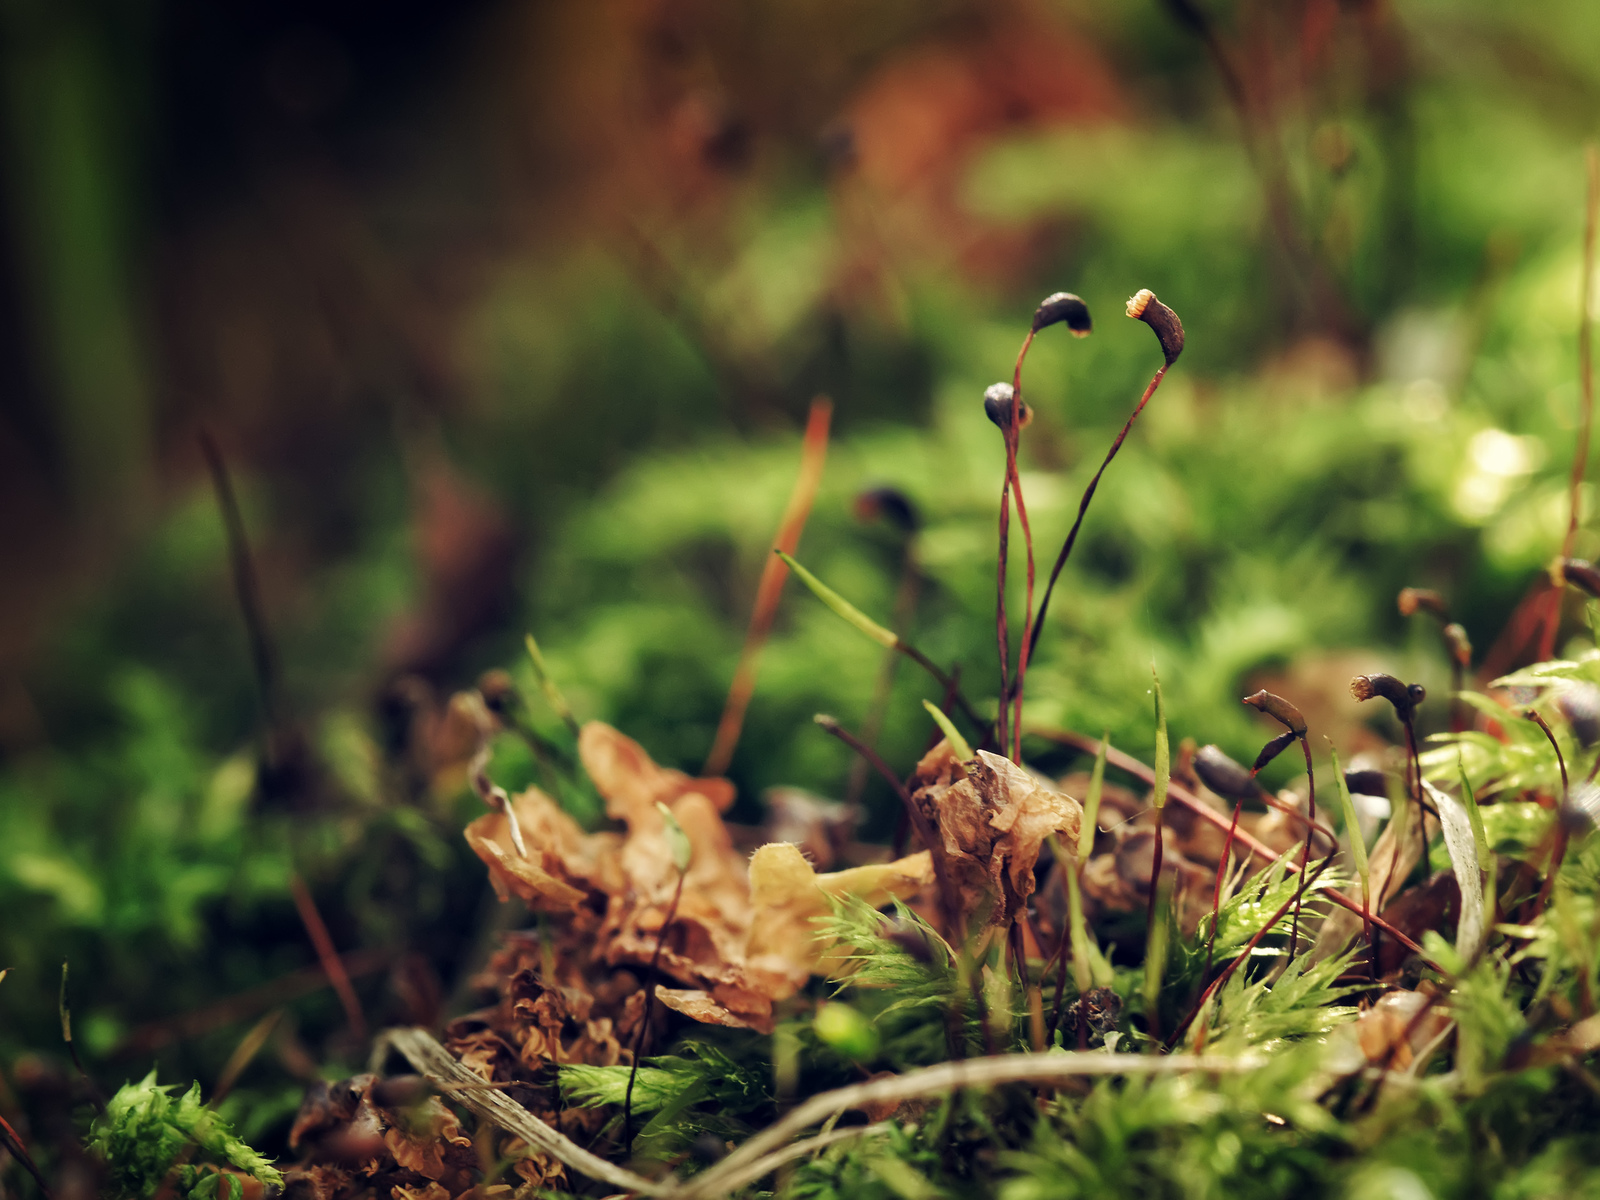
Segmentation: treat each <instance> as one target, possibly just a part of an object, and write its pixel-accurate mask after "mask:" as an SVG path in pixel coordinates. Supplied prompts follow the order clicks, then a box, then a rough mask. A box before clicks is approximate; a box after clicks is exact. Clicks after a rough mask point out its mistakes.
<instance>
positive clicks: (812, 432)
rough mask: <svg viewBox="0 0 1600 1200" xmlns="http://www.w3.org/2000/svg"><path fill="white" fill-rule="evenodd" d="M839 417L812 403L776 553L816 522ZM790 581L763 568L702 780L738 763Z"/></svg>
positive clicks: (781, 566) (822, 402)
mask: <svg viewBox="0 0 1600 1200" xmlns="http://www.w3.org/2000/svg"><path fill="white" fill-rule="evenodd" d="M832 417H833V402H832V401H830V400H829V399H828V398H827V397H826V396H819V397H817V398H816V399H815V400H813V401H812V402H811V415H810V416H809V417H808V418H807V420H806V432H805V438H804V440H803V441H802V442H801V448H800V473H799V476H798V477H797V478H796V479H795V483H794V490H793V491H792V492H791V493H790V494H789V503H788V506H787V507H786V508H785V509H784V512H783V517H782V519H781V520H780V521H779V523H778V532H777V535H776V536H775V537H774V538H773V540H772V544H773V546H774V547H775V548H776V549H780V550H784V551H786V552H787V553H789V554H793V553H794V552H795V550H796V549H797V548H798V547H799V545H800V535H801V533H803V532H804V531H805V527H806V520H807V518H809V517H810V516H811V505H812V502H813V501H814V500H815V499H816V497H817V487H818V485H819V484H820V483H821V482H822V467H823V463H824V462H825V461H826V460H827V455H828V425H829V422H830V421H831V419H832ZM788 578H789V568H788V566H787V565H786V564H785V563H784V561H783V560H782V559H781V558H778V557H777V556H776V555H773V556H771V557H770V558H768V559H767V560H766V562H765V564H764V565H763V567H762V568H761V582H760V584H759V585H758V586H757V588H756V602H755V606H754V608H753V609H752V611H751V613H750V627H749V629H748V631H747V632H746V633H745V639H744V648H743V649H742V650H741V651H740V652H739V665H738V667H737V668H736V669H735V671H734V673H733V682H732V683H731V684H730V685H729V686H728V698H727V701H726V702H725V703H724V704H723V708H722V719H721V720H720V721H718V722H717V734H716V737H715V739H714V740H713V741H712V745H711V752H710V753H709V754H708V755H706V761H705V765H704V766H702V767H701V768H700V774H702V775H707V776H712V775H721V774H723V773H724V772H726V771H727V769H728V765H729V764H730V763H731V762H732V761H733V751H734V747H735V746H737V745H738V744H739V733H740V731H741V730H742V729H743V728H744V714H745V711H746V710H747V709H748V708H749V707H750V698H751V697H752V696H754V695H755V690H756V668H757V666H758V665H759V664H760V661H761V650H762V647H764V646H765V645H766V644H767V635H768V634H769V633H771V632H772V622H773V620H774V619H776V617H777V615H778V601H779V600H780V599H781V598H782V596H783V585H784V582H785V581H786V580H787V579H788Z"/></svg>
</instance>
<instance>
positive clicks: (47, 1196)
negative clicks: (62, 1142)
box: [0, 1117, 52, 1200]
mask: <svg viewBox="0 0 1600 1200" xmlns="http://www.w3.org/2000/svg"><path fill="white" fill-rule="evenodd" d="M0 1141H3V1142H4V1143H5V1147H6V1149H7V1150H8V1151H9V1152H10V1154H11V1157H12V1158H14V1159H16V1160H17V1161H18V1162H19V1163H21V1164H22V1166H23V1169H24V1170H26V1171H27V1172H28V1174H29V1175H32V1176H33V1181H34V1183H36V1184H38V1185H39V1191H40V1192H41V1193H43V1195H44V1200H52V1197H51V1192H50V1185H49V1184H48V1183H46V1182H45V1181H44V1175H43V1174H42V1173H41V1172H40V1170H39V1164H38V1163H36V1162H34V1161H33V1155H31V1154H29V1153H28V1147H27V1146H26V1145H25V1144H24V1143H23V1141H22V1138H21V1136H20V1135H19V1134H18V1133H17V1131H16V1130H15V1129H13V1128H11V1123H10V1122H9V1121H7V1120H6V1119H5V1118H4V1117H0Z"/></svg>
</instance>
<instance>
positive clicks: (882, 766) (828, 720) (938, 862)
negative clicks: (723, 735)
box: [812, 713, 961, 945]
mask: <svg viewBox="0 0 1600 1200" xmlns="http://www.w3.org/2000/svg"><path fill="white" fill-rule="evenodd" d="M812 719H813V720H814V721H816V723H817V724H818V725H820V726H821V727H822V728H823V730H825V731H826V732H828V733H830V734H832V735H833V736H834V737H836V738H838V739H839V740H840V741H841V742H843V743H844V744H845V745H846V746H849V747H850V749H852V750H854V751H855V752H856V753H857V754H859V755H861V757H862V758H864V759H866V760H867V762H868V763H870V764H871V765H872V769H873V770H875V771H877V772H878V774H879V775H881V776H882V777H883V780H884V782H886V783H887V784H888V785H889V786H890V787H891V788H893V789H894V792H895V795H897V796H899V797H900V803H901V804H902V805H903V806H904V807H905V812H906V816H907V817H909V818H910V819H911V827H912V828H913V829H915V830H916V831H917V836H918V837H919V838H921V839H922V844H923V845H924V846H926V847H927V848H928V853H929V854H930V855H931V856H932V858H933V871H934V875H935V877H936V878H937V879H938V882H939V895H940V899H941V900H942V902H943V906H944V909H945V919H946V920H947V921H948V922H949V930H948V931H947V932H948V935H949V936H950V938H951V944H952V945H953V944H955V942H956V941H958V940H960V937H961V935H960V933H959V932H958V930H957V925H958V923H959V920H960V913H961V908H960V905H959V903H958V902H957V900H956V894H955V890H954V887H953V885H952V883H951V879H950V871H949V864H948V863H947V861H946V859H945V855H944V841H943V839H942V838H941V837H940V836H939V832H938V830H937V829H935V828H934V827H933V826H932V825H930V824H929V823H928V818H927V817H926V816H925V815H924V814H923V812H922V809H921V808H920V807H919V806H918V804H917V802H916V800H915V799H914V798H913V797H912V795H911V793H910V792H909V791H907V790H906V785H905V784H904V783H902V782H900V777H899V776H898V775H896V774H895V773H894V771H893V769H892V768H891V767H890V766H889V764H888V763H886V762H884V761H883V758H882V757H881V756H880V755H879V754H878V752H877V751H876V750H874V749H873V748H872V747H871V746H868V745H867V744H866V743H864V742H863V741H862V740H861V739H860V738H858V737H856V736H855V734H853V733H851V732H850V731H849V730H848V729H846V728H844V726H842V725H840V724H839V722H838V721H837V720H836V719H834V718H833V717H830V716H828V714H827V713H818V714H817V715H816V716H815V717H813V718H812Z"/></svg>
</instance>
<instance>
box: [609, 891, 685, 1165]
mask: <svg viewBox="0 0 1600 1200" xmlns="http://www.w3.org/2000/svg"><path fill="white" fill-rule="evenodd" d="M687 874H688V872H686V871H679V872H678V886H677V887H676V888H675V889H674V890H673V893H672V903H671V904H670V905H669V906H668V907H667V919H666V920H665V921H663V922H662V923H661V928H660V930H659V931H657V933H656V949H655V953H654V954H652V955H651V956H650V979H649V981H648V982H647V983H646V984H645V992H644V1018H643V1019H642V1020H641V1021H640V1022H639V1028H638V1029H637V1030H636V1031H635V1032H634V1035H633V1069H632V1070H630V1071H629V1072H628V1090H627V1091H626V1092H624V1093H623V1095H622V1144H623V1146H625V1147H626V1148H627V1149H628V1150H629V1151H630V1152H631V1151H632V1150H633V1081H634V1080H635V1079H637V1078H638V1077H639V1051H640V1050H641V1049H643V1047H644V1037H645V1033H646V1031H647V1030H648V1029H649V1028H650V1018H651V1017H652V1016H653V1015H654V1014H655V1006H656V968H657V967H658V966H659V965H660V963H661V951H662V949H663V948H664V947H665V946H666V944H667V931H668V930H669V929H671V928H672V922H673V921H674V920H676V919H677V916H678V901H679V900H681V899H683V881H684V878H685V877H686V876H687Z"/></svg>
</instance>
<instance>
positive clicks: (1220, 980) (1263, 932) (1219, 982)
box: [1168, 854, 1335, 1046]
mask: <svg viewBox="0 0 1600 1200" xmlns="http://www.w3.org/2000/svg"><path fill="white" fill-rule="evenodd" d="M1334 858H1335V855H1332V854H1330V855H1328V857H1327V858H1325V859H1323V860H1322V865H1321V866H1319V867H1318V868H1317V870H1316V873H1315V874H1313V875H1312V876H1311V878H1310V879H1309V880H1306V881H1302V882H1301V883H1300V885H1299V886H1298V887H1296V888H1295V890H1294V895H1292V896H1290V897H1289V898H1288V899H1287V900H1285V901H1284V902H1283V905H1282V906H1281V907H1280V908H1279V909H1278V911H1277V912H1275V913H1273V914H1272V916H1271V917H1270V918H1268V920H1267V923H1266V924H1265V925H1263V926H1262V927H1261V928H1260V929H1258V930H1257V931H1256V934H1255V936H1254V937H1252V938H1251V939H1250V940H1249V941H1248V942H1246V943H1245V944H1244V949H1242V950H1240V951H1239V953H1238V954H1237V955H1235V956H1234V957H1233V958H1232V959H1231V960H1229V962H1228V965H1227V966H1226V967H1224V968H1223V969H1222V974H1220V975H1218V976H1217V977H1216V979H1214V980H1212V982H1211V986H1209V987H1208V988H1206V990H1205V991H1204V992H1202V993H1201V995H1200V999H1199V1000H1198V1001H1197V1002H1196V1004H1195V1006H1194V1008H1193V1009H1191V1010H1190V1012H1189V1015H1188V1016H1187V1017H1185V1018H1184V1019H1183V1023H1182V1024H1181V1025H1179V1026H1178V1029H1177V1032H1175V1033H1174V1034H1173V1035H1172V1041H1171V1042H1169V1043H1168V1045H1172V1046H1176V1045H1177V1044H1178V1043H1179V1042H1180V1041H1182V1040H1183V1035H1184V1034H1185V1033H1186V1032H1188V1029H1189V1026H1190V1025H1191V1024H1193V1022H1194V1019H1195V1018H1196V1017H1197V1016H1199V1015H1200V1014H1201V1013H1202V1012H1204V1011H1205V1008H1206V1006H1207V1005H1208V1004H1210V1003H1211V998H1212V997H1213V996H1215V995H1216V994H1217V993H1218V992H1219V991H1221V990H1222V988H1224V987H1225V986H1227V983H1228V980H1230V979H1232V978H1233V973H1234V972H1235V971H1237V970H1238V969H1239V964H1240V963H1242V962H1244V961H1245V960H1246V959H1248V958H1249V957H1250V956H1251V954H1252V953H1253V952H1254V951H1255V948H1256V947H1257V946H1259V945H1260V944H1261V939H1262V938H1264V937H1266V936H1267V934H1268V933H1269V932H1271V930H1272V927H1273V926H1274V925H1276V924H1277V923H1278V922H1279V921H1281V920H1283V918H1284V914H1286V913H1287V912H1288V911H1289V909H1290V907H1291V906H1292V907H1294V908H1296V909H1298V908H1299V906H1300V897H1301V896H1302V895H1303V894H1304V893H1305V891H1306V889H1307V888H1308V887H1310V886H1311V885H1312V884H1314V883H1316V881H1317V880H1318V879H1320V878H1321V877H1322V873H1323V872H1324V871H1326V870H1327V869H1328V867H1329V865H1330V864H1331V863H1332V862H1333V860H1334ZM1330 894H1331V893H1330Z"/></svg>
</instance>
